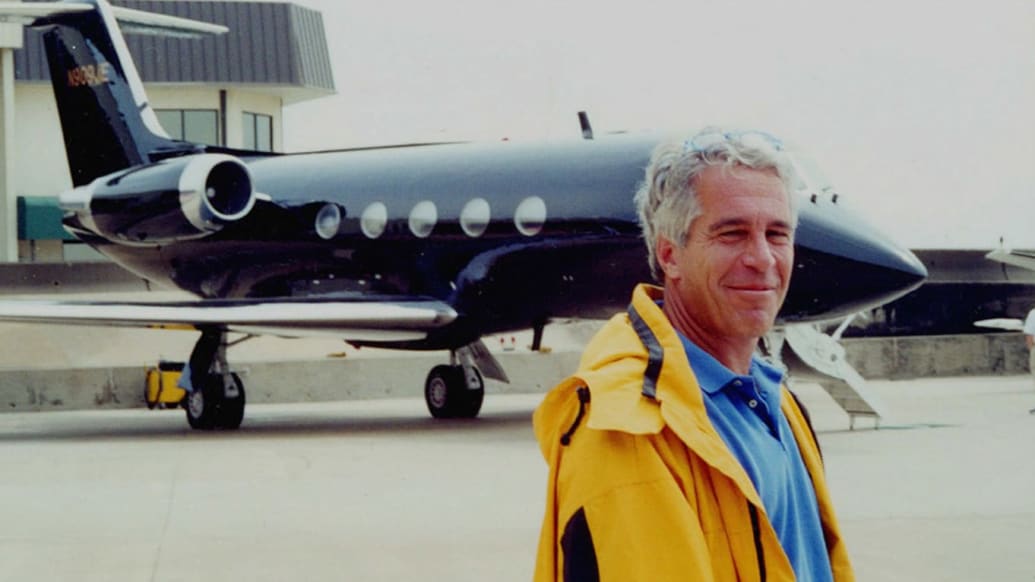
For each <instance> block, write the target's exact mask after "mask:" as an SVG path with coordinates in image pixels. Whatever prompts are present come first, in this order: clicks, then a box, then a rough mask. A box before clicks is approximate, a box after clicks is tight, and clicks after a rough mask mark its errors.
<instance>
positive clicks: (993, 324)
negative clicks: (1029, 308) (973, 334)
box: [974, 317, 1024, 331]
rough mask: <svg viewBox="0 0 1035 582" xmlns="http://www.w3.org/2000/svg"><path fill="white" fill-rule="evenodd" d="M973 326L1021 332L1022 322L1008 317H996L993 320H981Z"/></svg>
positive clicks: (1022, 328)
mask: <svg viewBox="0 0 1035 582" xmlns="http://www.w3.org/2000/svg"><path fill="white" fill-rule="evenodd" d="M974 325H976V326H978V327H984V328H988V329H1003V330H1006V331H1023V330H1024V320H1022V319H1013V318H1009V317H997V318H993V319H982V320H980V321H975V322H974Z"/></svg>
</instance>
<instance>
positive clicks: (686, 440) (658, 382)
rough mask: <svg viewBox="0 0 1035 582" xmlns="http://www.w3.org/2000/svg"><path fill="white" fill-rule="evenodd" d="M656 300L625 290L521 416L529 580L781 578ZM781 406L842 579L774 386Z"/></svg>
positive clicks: (831, 534) (738, 472)
mask: <svg viewBox="0 0 1035 582" xmlns="http://www.w3.org/2000/svg"><path fill="white" fill-rule="evenodd" d="M658 298H660V290H659V289H657V288H655V287H650V286H646V285H641V286H639V287H637V288H636V290H635V291H634V293H633V300H632V305H631V306H630V309H629V313H628V314H622V315H617V316H615V317H614V318H613V319H611V321H610V322H608V323H607V324H606V325H605V326H604V328H603V329H602V330H601V331H600V332H599V333H598V334H597V335H596V337H594V338H593V340H592V341H591V342H590V344H589V345H588V346H587V348H586V351H585V353H584V354H583V357H582V362H581V364H580V366H579V370H578V371H577V372H576V374H575V375H574V376H572V377H570V378H568V379H567V380H565V381H563V382H561V383H560V384H559V385H557V386H556V387H554V389H553V390H551V391H550V392H549V393H548V394H547V396H546V398H545V399H544V401H543V403H542V404H541V405H540V406H539V408H538V409H537V410H536V412H535V417H534V424H535V432H536V437H537V438H538V440H539V443H540V447H541V448H542V452H543V455H544V456H545V457H546V460H547V463H548V464H549V466H550V478H549V484H548V487H547V492H546V515H545V517H544V521H543V528H542V534H541V537H540V540H539V552H538V558H537V562H536V572H535V580H537V581H539V582H545V581H552V580H564V581H566V582H567V581H570V580H601V581H613V582H632V581H637V580H645V581H646V580H649V581H651V582H664V581H668V580H694V581H699V580H718V581H723V582H725V581H733V580H744V581H765V580H768V581H777V580H781V581H782V580H794V572H793V570H792V569H791V565H790V562H789V561H788V559H787V557H786V555H785V554H784V552H783V549H782V547H781V546H780V542H779V540H778V539H777V535H776V532H775V531H774V530H773V527H772V525H770V523H769V519H768V518H767V517H766V514H765V509H764V508H763V506H762V501H761V499H760V498H759V496H758V493H757V492H756V490H755V488H754V485H753V484H752V483H751V480H750V478H749V477H748V475H747V473H746V472H745V471H744V469H743V468H742V467H741V465H740V463H739V462H738V461H737V459H736V458H735V457H734V456H733V454H732V453H730V451H729V450H728V449H727V447H726V445H725V443H724V442H723V440H722V438H721V437H720V436H719V434H718V433H717V432H716V431H715V429H714V428H713V427H712V425H711V422H710V421H709V420H708V415H707V412H706V410H705V407H704V401H703V397H702V395H701V390H700V387H699V386H698V385H697V380H696V379H695V377H694V375H693V372H692V371H691V370H690V364H689V362H688V361H687V358H686V353H685V351H684V349H683V345H682V343H681V341H680V339H679V337H678V335H677V333H676V331H675V330H674V329H673V328H672V326H671V325H670V324H669V322H668V319H667V318H666V317H665V315H664V313H662V311H661V309H660V308H659V307H658V306H657V304H656V303H655V300H656V299H658ZM641 337H643V338H645V339H641ZM651 395H652V396H653V397H651ZM781 401H782V402H781V410H782V411H783V413H784V414H785V415H786V417H787V420H788V422H789V423H790V426H791V430H792V431H793V433H794V436H795V439H796V440H797V442H798V446H799V448H800V449H801V455H802V458H803V459H804V462H805V467H806V469H807V470H808V472H809V474H810V476H811V477H812V483H813V485H814V487H815V490H816V499H817V502H818V504H819V512H820V521H821V522H822V525H823V532H824V535H825V537H826V543H827V549H828V551H829V554H830V563H831V567H832V568H833V572H834V579H835V580H837V581H838V582H846V581H851V580H854V577H853V575H852V570H851V565H850V563H849V560H848V553H847V550H846V549H845V545H844V542H843V540H842V539H841V534H840V531H839V529H838V526H837V520H836V518H835V516H834V508H833V505H832V503H831V499H830V493H829V491H828V490H827V486H826V480H825V478H824V475H823V466H822V459H821V458H820V453H819V448H818V445H817V444H816V440H815V437H814V435H813V434H812V430H811V428H810V426H809V424H808V421H807V420H806V419H805V417H804V415H803V414H802V411H801V409H800V408H799V407H798V406H797V404H796V403H795V401H794V398H793V397H792V396H791V395H790V392H788V391H787V389H786V388H784V389H783V397H782V399H781ZM562 441H563V442H564V443H566V444H562ZM586 534H589V535H586Z"/></svg>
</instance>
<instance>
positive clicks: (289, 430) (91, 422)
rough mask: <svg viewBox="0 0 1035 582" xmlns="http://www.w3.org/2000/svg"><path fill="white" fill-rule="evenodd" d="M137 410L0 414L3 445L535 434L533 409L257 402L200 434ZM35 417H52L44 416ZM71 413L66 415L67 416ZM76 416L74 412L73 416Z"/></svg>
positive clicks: (490, 437)
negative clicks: (386, 410)
mask: <svg viewBox="0 0 1035 582" xmlns="http://www.w3.org/2000/svg"><path fill="white" fill-rule="evenodd" d="M136 412H137V411H103V412H74V413H29V414H22V415H20V418H19V419H18V420H17V421H14V422H11V421H10V420H9V419H5V418H4V417H2V416H0V443H16V442H48V441H82V442H97V441H111V440H124V439H134V440H169V439H172V438H175V439H183V438H189V439H191V440H194V439H201V440H208V439H219V440H224V439H226V440H249V439H257V438H266V437H270V436H276V437H279V438H285V437H287V438H294V437H297V438H305V437H311V436H329V435H341V436H342V437H349V436H376V435H379V434H383V435H386V436H387V435H391V434H396V435H398V434H405V433H414V434H419V433H436V434H438V433H442V432H456V433H461V434H465V433H466V434H467V436H465V437H464V438H465V439H470V438H471V437H470V433H482V434H480V435H479V436H478V437H477V438H478V440H479V441H486V440H494V439H495V438H497V437H498V436H499V437H501V436H502V434H503V433H507V434H508V435H509V434H510V433H512V432H513V431H514V430H521V429H523V428H524V429H527V431H528V434H529V438H531V434H532V410H531V409H528V410H506V411H489V412H485V413H483V414H482V415H481V416H479V417H478V418H474V419H455V420H441V419H439V420H436V419H432V418H427V417H424V416H423V415H422V414H421V413H419V412H414V414H413V415H412V416H411V415H401V414H399V413H397V412H395V413H392V414H386V415H383V416H372V415H371V414H369V413H367V412H364V413H356V412H351V411H333V412H319V413H316V414H314V413H313V412H312V411H311V410H309V411H298V412H294V411H291V410H285V409H283V408H279V409H277V410H276V411H275V412H268V411H265V410H263V409H261V408H260V407H258V406H256V407H255V408H254V409H253V410H252V411H250V414H249V415H248V416H247V417H246V418H245V420H244V423H243V424H242V426H241V428H240V429H239V430H237V431H214V432H208V433H199V432H197V431H192V430H190V429H189V428H186V427H184V426H183V424H182V422H181V418H180V416H179V415H175V414H173V415H170V416H169V417H168V418H165V419H161V420H160V421H159V422H155V420H156V419H155V416H154V414H153V413H149V414H136ZM36 415H51V417H48V418H43V417H36ZM66 415H67V416H66ZM73 415H74V416H73Z"/></svg>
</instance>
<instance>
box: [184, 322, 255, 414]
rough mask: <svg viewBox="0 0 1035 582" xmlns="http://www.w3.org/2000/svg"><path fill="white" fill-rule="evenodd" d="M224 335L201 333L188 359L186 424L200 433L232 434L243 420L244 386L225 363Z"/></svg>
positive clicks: (208, 332) (211, 331)
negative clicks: (219, 430) (215, 431)
mask: <svg viewBox="0 0 1035 582" xmlns="http://www.w3.org/2000/svg"><path fill="white" fill-rule="evenodd" d="M227 345H228V344H227V340H226V332H225V331H222V330H218V329H216V330H211V329H210V330H204V331H202V332H201V337H200V338H199V339H198V343H197V344H195V345H194V351H193V352H191V355H190V367H189V369H188V370H189V377H188V378H187V379H188V381H189V384H190V387H191V388H190V390H189V391H188V392H187V396H186V397H185V398H184V403H183V404H184V405H183V408H184V409H185V410H186V411H187V423H188V424H190V427H191V428H193V429H199V430H213V429H223V430H235V429H237V428H239V427H240V426H241V421H242V420H243V419H244V404H245V396H244V382H242V381H241V377H240V376H238V375H237V374H235V373H233V372H231V371H230V366H229V364H227V361H226V348H227Z"/></svg>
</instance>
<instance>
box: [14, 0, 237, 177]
mask: <svg viewBox="0 0 1035 582" xmlns="http://www.w3.org/2000/svg"><path fill="white" fill-rule="evenodd" d="M10 8H11V5H10V4H7V5H3V4H0V15H3V14H11V11H9V10H8V9H10ZM13 11H14V12H16V13H18V12H20V14H21V17H22V18H25V17H27V16H31V17H33V20H31V22H28V24H29V26H32V27H35V28H40V29H41V30H42V32H43V40H44V45H45V47H46V51H47V59H48V62H49V66H50V76H51V82H52V83H53V86H54V97H55V99H56V100H57V106H58V114H59V117H60V119H61V129H62V132H63V134H64V139H65V149H66V152H67V155H68V165H69V170H70V171H71V175H72V183H73V184H74V185H75V186H81V185H83V184H88V183H90V182H91V181H93V180H94V179H95V178H97V177H100V176H104V175H107V174H110V173H112V172H116V171H118V170H121V169H124V168H127V167H130V166H134V165H137V164H145V163H149V162H154V161H157V160H159V159H162V158H167V157H170V156H175V155H181V154H184V153H189V152H195V151H201V150H203V149H204V148H203V146H199V145H197V144H192V143H189V142H183V141H178V140H174V139H172V138H170V137H169V136H168V134H167V133H166V132H165V130H164V129H162V126H161V125H160V124H159V122H158V117H157V116H156V115H155V112H154V110H153V109H151V106H150V104H149V103H148V101H147V95H146V94H145V93H144V87H143V84H142V83H141V81H140V76H139V74H138V73H137V70H136V66H135V65H134V64H133V60H132V58H131V57H130V53H129V49H128V48H127V46H126V42H125V39H124V38H123V36H122V31H121V30H120V28H119V25H118V24H117V23H116V19H120V20H122V21H123V22H124V23H126V31H127V32H133V33H150V34H164V35H169V34H173V35H178V36H184V35H187V36H196V35H199V34H203V33H219V32H225V31H226V28H225V27H222V26H218V25H213V24H209V23H203V22H197V21H193V20H188V19H185V18H177V17H172V16H167V15H162V14H154V13H150V12H143V11H139V10H130V9H126V8H113V7H112V6H111V5H109V4H108V2H107V1H106V0H79V1H74V2H59V3H51V4H42V3H41V4H35V3H34V4H22V5H21V8H14V9H13Z"/></svg>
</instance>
